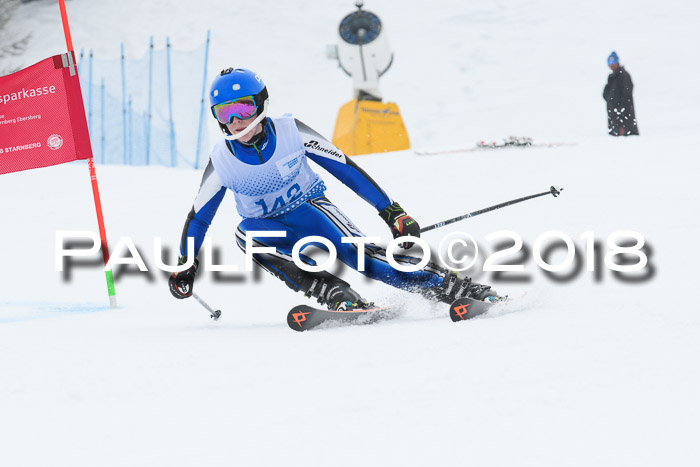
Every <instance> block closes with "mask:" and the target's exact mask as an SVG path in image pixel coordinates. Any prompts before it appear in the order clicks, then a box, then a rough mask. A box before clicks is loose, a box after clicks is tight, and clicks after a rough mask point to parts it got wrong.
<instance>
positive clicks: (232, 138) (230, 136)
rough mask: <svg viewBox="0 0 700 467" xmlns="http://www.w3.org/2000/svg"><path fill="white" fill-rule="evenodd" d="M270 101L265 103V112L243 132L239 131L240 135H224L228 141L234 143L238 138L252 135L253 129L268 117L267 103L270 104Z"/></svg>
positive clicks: (266, 100) (267, 100)
mask: <svg viewBox="0 0 700 467" xmlns="http://www.w3.org/2000/svg"><path fill="white" fill-rule="evenodd" d="M269 101H270V100H269V99H265V102H264V103H263V111H262V112H260V115H258V116H257V117H256V118H255V120H253V121H252V122H250V125H248V126H247V127H245V128H244V129H243V130H241V131H239V132H238V133H235V134H231V135H226V134H224V138H226V139H227V140H229V141H234V140H237V139H238V138H240V137H241V136H245V135H247V134H248V133H250V132H251V131H253V129H254V128H255V127H256V126H258V123H260V122H262V121H263V119H264V118H265V115H267V103H268V102H269Z"/></svg>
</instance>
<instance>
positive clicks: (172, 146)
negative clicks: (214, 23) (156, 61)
mask: <svg viewBox="0 0 700 467" xmlns="http://www.w3.org/2000/svg"><path fill="white" fill-rule="evenodd" d="M165 56H166V59H167V60H166V61H167V64H168V110H169V111H170V164H171V165H172V166H173V167H175V166H176V165H177V156H176V154H175V124H174V123H173V87H172V80H171V78H170V37H168V38H167V39H166V46H165Z"/></svg>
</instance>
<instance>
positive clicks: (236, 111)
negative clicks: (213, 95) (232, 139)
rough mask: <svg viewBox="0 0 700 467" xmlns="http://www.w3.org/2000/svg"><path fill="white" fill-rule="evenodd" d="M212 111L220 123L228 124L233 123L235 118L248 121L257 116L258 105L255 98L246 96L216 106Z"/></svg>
mask: <svg viewBox="0 0 700 467" xmlns="http://www.w3.org/2000/svg"><path fill="white" fill-rule="evenodd" d="M211 111H212V112H213V113H214V116H215V117H216V119H217V120H218V121H219V122H221V123H223V124H227V123H231V122H232V121H233V117H237V118H240V119H241V120H248V119H249V118H251V117H252V116H254V115H255V114H256V112H257V111H258V105H257V104H256V103H255V99H254V98H253V96H245V97H239V98H238V99H233V100H230V101H226V102H222V103H220V104H216V105H215V106H213V107H212V108H211Z"/></svg>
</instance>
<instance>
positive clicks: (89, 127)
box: [88, 49, 92, 133]
mask: <svg viewBox="0 0 700 467" xmlns="http://www.w3.org/2000/svg"><path fill="white" fill-rule="evenodd" d="M88 83H89V85H88V133H89V132H90V130H91V129H92V49H90V62H89V63H88Z"/></svg>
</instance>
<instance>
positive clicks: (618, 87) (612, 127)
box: [603, 52, 639, 136]
mask: <svg viewBox="0 0 700 467" xmlns="http://www.w3.org/2000/svg"><path fill="white" fill-rule="evenodd" d="M608 66H609V67H610V69H611V70H612V73H610V75H608V84H606V85H605V89H604V90H603V99H605V102H606V103H607V104H608V133H610V134H611V135H613V136H629V135H638V134H639V129H638V128H637V118H636V117H635V115H634V102H633V101H632V86H633V85H632V77H631V76H630V74H629V73H627V70H625V67H623V66H620V59H619V57H618V56H617V53H615V52H613V53H611V54H610V56H609V57H608Z"/></svg>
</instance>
